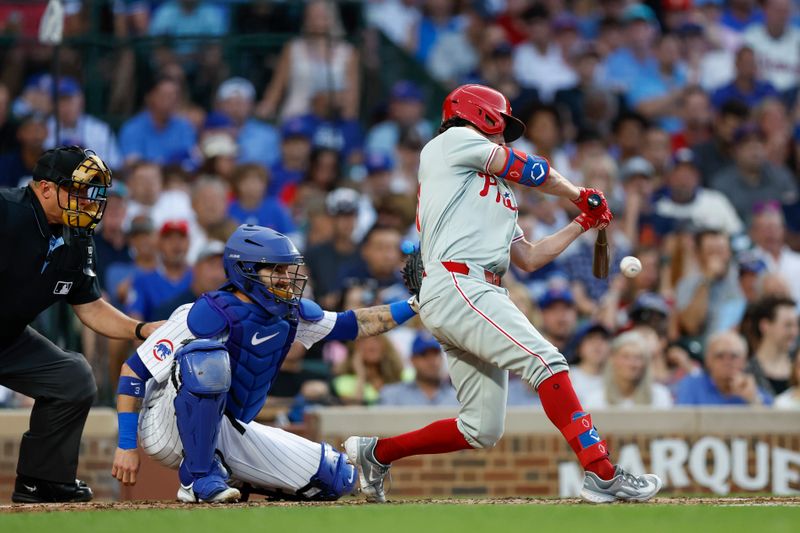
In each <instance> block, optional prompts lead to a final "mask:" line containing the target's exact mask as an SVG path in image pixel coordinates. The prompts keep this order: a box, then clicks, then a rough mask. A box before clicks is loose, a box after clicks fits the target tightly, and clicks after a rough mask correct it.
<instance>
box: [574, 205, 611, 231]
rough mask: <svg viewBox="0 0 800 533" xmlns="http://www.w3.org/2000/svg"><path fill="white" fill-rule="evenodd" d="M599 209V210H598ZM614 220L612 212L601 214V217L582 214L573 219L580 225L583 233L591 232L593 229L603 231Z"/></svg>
mask: <svg viewBox="0 0 800 533" xmlns="http://www.w3.org/2000/svg"><path fill="white" fill-rule="evenodd" d="M598 209H599V208H598ZM612 218H614V217H613V215H611V212H610V211H607V212H605V213H600V214H599V215H594V214H589V213H581V214H580V215H578V216H577V217H575V218H574V219H573V222H575V223H576V224H578V225H579V226H580V227H581V228H582V229H583V231H589V230H590V229H592V228H597V229H603V228H605V227H607V226H608V225H609V224H610V223H611V219H612Z"/></svg>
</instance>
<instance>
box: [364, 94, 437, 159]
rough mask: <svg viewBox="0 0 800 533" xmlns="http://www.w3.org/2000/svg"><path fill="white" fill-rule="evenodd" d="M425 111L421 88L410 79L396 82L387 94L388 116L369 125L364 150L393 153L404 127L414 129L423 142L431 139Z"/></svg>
mask: <svg viewBox="0 0 800 533" xmlns="http://www.w3.org/2000/svg"><path fill="white" fill-rule="evenodd" d="M424 112H425V105H424V99H423V95H422V90H421V89H420V88H419V87H418V86H417V85H416V84H415V83H414V82H411V81H406V80H401V81H398V82H397V83H395V84H394V85H393V86H392V90H391V93H390V94H389V109H388V117H387V119H386V120H384V121H383V122H380V123H379V124H376V125H375V126H373V127H372V128H370V130H369V132H368V133H367V139H366V142H365V149H366V151H367V152H381V153H384V154H394V152H395V149H396V148H397V143H398V141H399V140H400V133H401V131H402V130H403V129H405V128H413V129H415V130H417V133H418V134H419V136H420V138H421V139H422V141H423V142H427V141H428V140H430V139H431V137H432V136H433V127H432V126H431V124H430V122H428V121H427V120H425V117H424Z"/></svg>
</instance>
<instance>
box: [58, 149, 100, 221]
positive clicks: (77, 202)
mask: <svg viewBox="0 0 800 533" xmlns="http://www.w3.org/2000/svg"><path fill="white" fill-rule="evenodd" d="M83 155H84V158H83V161H81V162H80V163H79V164H78V166H77V167H75V170H74V171H73V172H72V175H71V176H70V177H62V178H61V179H59V180H57V181H56V184H57V186H58V206H59V207H60V208H61V209H62V210H63V212H62V215H61V218H62V220H63V221H64V224H65V225H67V226H69V227H71V228H82V229H87V230H89V231H92V230H94V228H95V226H97V224H98V223H99V222H100V219H102V218H103V212H104V211H105V208H106V201H107V200H108V188H109V187H110V186H111V171H110V170H108V167H106V164H105V163H104V162H103V160H102V159H100V158H99V157H98V156H97V154H95V153H94V152H92V151H91V150H84V151H83ZM62 192H63V193H65V194H62Z"/></svg>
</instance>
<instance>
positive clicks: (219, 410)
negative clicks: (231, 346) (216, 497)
mask: <svg viewBox="0 0 800 533" xmlns="http://www.w3.org/2000/svg"><path fill="white" fill-rule="evenodd" d="M176 361H177V365H178V368H177V370H178V372H177V375H178V377H179V379H180V382H179V383H176V385H177V388H178V394H177V395H176V396H175V418H176V421H177V425H178V433H179V435H180V437H181V444H182V445H183V452H184V460H183V462H184V466H185V468H186V469H187V470H188V472H189V473H191V475H193V476H195V477H203V476H206V475H208V473H209V472H210V471H211V469H212V467H213V461H214V450H215V448H216V446H217V435H218V434H219V425H220V421H221V420H222V414H223V412H224V411H225V398H226V396H227V393H228V389H230V386H231V368H230V360H229V359H228V352H227V350H225V347H224V346H223V345H222V344H220V343H218V342H215V341H209V340H199V341H193V342H190V343H188V344H186V345H185V346H183V347H182V348H181V349H180V350H179V351H178V353H177V354H176Z"/></svg>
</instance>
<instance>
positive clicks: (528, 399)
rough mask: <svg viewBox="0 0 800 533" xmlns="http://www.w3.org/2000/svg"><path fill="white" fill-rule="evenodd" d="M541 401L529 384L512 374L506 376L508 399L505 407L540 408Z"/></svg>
mask: <svg viewBox="0 0 800 533" xmlns="http://www.w3.org/2000/svg"><path fill="white" fill-rule="evenodd" d="M541 404H542V401H541V400H540V399H539V394H538V393H537V392H536V391H535V390H533V387H531V384H530V383H528V382H527V381H525V380H524V379H522V378H521V377H519V376H518V375H516V374H514V373H513V372H509V374H508V398H507V399H506V405H507V406H509V407H512V406H513V407H531V406H540V405H541Z"/></svg>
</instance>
